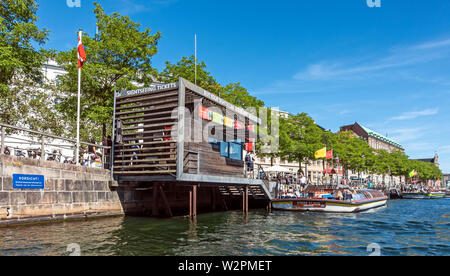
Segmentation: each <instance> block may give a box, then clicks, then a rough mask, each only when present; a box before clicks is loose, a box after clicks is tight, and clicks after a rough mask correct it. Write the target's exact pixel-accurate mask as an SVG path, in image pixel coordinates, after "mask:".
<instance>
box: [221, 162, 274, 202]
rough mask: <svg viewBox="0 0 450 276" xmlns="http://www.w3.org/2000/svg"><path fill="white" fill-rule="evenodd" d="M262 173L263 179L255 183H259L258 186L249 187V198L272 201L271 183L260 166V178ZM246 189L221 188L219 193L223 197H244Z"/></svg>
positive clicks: (241, 187)
mask: <svg viewBox="0 0 450 276" xmlns="http://www.w3.org/2000/svg"><path fill="white" fill-rule="evenodd" d="M260 172H262V174H261V175H262V179H259V178H257V179H255V180H257V181H253V182H259V183H257V184H250V185H248V192H249V196H252V197H253V199H257V200H272V199H273V195H272V194H271V193H270V192H269V191H270V189H269V187H270V183H269V180H267V178H266V177H265V176H266V173H265V172H264V169H263V168H262V167H261V166H260V165H258V176H259V175H260ZM244 187H245V186H237V185H236V186H233V185H228V186H220V187H219V191H220V193H221V194H222V196H242V195H243V193H244Z"/></svg>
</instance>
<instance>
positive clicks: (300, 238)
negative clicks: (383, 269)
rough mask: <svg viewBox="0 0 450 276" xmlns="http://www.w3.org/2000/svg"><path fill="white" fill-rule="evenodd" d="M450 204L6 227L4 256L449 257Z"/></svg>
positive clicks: (1, 245)
mask: <svg viewBox="0 0 450 276" xmlns="http://www.w3.org/2000/svg"><path fill="white" fill-rule="evenodd" d="M449 203H450V200H448V199H443V200H434V201H429V200H415V201H414V200H404V201H392V202H390V203H389V206H388V207H386V208H382V209H377V210H372V211H370V212H366V213H361V214H316V213H292V212H273V213H267V212H266V211H264V210H260V211H252V212H250V213H249V215H248V217H245V216H243V215H242V212H240V211H236V212H227V213H216V214H207V215H201V216H199V217H198V218H197V221H192V222H191V221H190V220H189V219H188V218H172V219H165V220H155V219H149V218H108V219H100V220H90V221H78V222H65V223H59V224H46V225H34V226H25V227H24V226H21V227H12V228H0V236H1V237H2V239H1V240H0V255H69V254H70V252H68V251H67V246H68V245H69V244H73V243H77V244H79V245H80V247H81V254H82V255H126V256H130V255H131V256H133V255H157V256H173V255H177V256H191V255H193V256H196V255H202V256H204V255H208V256H209V255H220V256H222V255H225V256H240V255H244V256H252V255H369V254H370V253H369V252H367V246H368V245H369V244H372V243H376V244H379V245H380V246H381V254H382V255H449V254H450V235H449V234H450V233H449V229H450V227H449V226H450V209H449Z"/></svg>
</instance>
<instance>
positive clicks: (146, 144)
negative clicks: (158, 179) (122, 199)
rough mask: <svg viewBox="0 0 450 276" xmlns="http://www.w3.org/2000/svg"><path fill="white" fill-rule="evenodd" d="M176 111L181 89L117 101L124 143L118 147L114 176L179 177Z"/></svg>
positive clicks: (121, 98) (117, 113) (117, 114)
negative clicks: (174, 134)
mask: <svg viewBox="0 0 450 276" xmlns="http://www.w3.org/2000/svg"><path fill="white" fill-rule="evenodd" d="M177 107H178V88H176V89H173V88H172V89H168V90H162V91H157V92H152V93H147V94H143V95H139V96H125V97H118V98H117V104H116V118H117V119H119V120H120V121H121V124H122V133H123V142H122V143H119V144H116V145H115V158H114V174H115V175H173V174H176V160H177V153H176V149H177V144H176V140H175V139H172V138H171V137H172V131H173V130H174V129H175V133H176V123H177V118H176V114H177V113H176V112H177V111H176V110H177ZM173 115H175V116H173ZM167 128H171V129H167Z"/></svg>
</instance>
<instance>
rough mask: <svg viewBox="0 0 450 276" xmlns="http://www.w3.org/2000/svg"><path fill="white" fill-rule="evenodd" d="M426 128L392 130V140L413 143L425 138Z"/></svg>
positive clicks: (390, 132)
mask: <svg viewBox="0 0 450 276" xmlns="http://www.w3.org/2000/svg"><path fill="white" fill-rule="evenodd" d="M424 133H425V128H422V127H417V128H399V129H392V130H391V131H389V134H391V135H393V137H392V139H393V140H394V141H397V142H399V143H405V142H407V141H413V140H416V139H418V138H421V137H423V136H424Z"/></svg>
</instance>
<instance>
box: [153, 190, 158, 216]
mask: <svg viewBox="0 0 450 276" xmlns="http://www.w3.org/2000/svg"><path fill="white" fill-rule="evenodd" d="M158 192H159V184H153V200H152V216H154V217H157V216H158V215H159V210H158V208H159V204H158V203H159V201H158Z"/></svg>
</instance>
